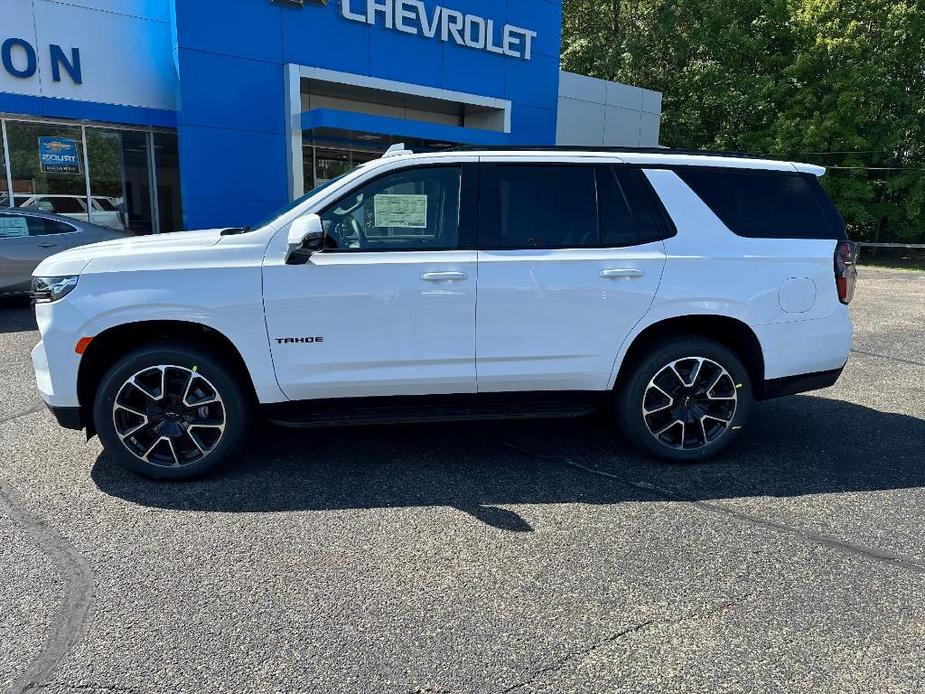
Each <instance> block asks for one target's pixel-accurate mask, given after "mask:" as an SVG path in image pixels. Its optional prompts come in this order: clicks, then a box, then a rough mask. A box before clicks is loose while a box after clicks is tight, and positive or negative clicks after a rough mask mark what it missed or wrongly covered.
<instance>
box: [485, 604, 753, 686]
mask: <svg viewBox="0 0 925 694" xmlns="http://www.w3.org/2000/svg"><path fill="white" fill-rule="evenodd" d="M752 595H754V593H744V594H743V595H739V596H736V597H733V598H732V599H730V600H726V601H724V602H722V603H720V604H718V605H714V606H712V607H710V608H708V609H705V610H697V611H694V612H690V613H688V614H685V615H681V616H680V617H676V618H674V619H647V620H645V621H644V622H639V623H638V624H634V625H633V626H630V627H627V628H626V629H622V630H620V631H618V632H616V633H615V634H611V635H609V636H607V637H605V638H603V639H600V640H598V641H595V642H594V643H592V644H590V645H588V646H586V647H585V648H581V649H578V650H575V651H572V652H571V653H569V654H567V655H565V656H563V657H561V658H559V659H558V660H557V661H556V662H554V663H551V664H550V665H547V666H546V667H543V668H541V669H539V670H537V671H536V672H534V673H533V674H532V675H530V677H529V679H526V680H523V681H521V682H518V683H516V684H513V685H511V686H510V687H507V688H505V689H502V690H501V691H500V692H499V694H510V693H511V692H515V691H517V690H518V689H523V688H524V687H529V686H530V685H531V684H534V683H535V682H536V681H537V680H538V679H539V678H541V677H543V676H544V675H549V674H552V673H554V672H558V671H559V670H561V669H562V668H564V667H565V666H566V665H568V664H569V663H572V662H575V661H581V660H583V659H584V658H585V657H586V656H588V655H590V654H591V653H593V652H594V651H596V650H599V649H601V648H603V647H604V646H608V645H610V644H612V643H616V642H617V641H619V640H620V639H622V638H625V637H627V636H630V635H632V634H635V633H636V632H638V631H642V630H644V629H647V628H648V627H651V626H655V625H657V624H665V625H669V626H670V625H674V624H682V623H684V622H687V621H691V620H695V619H704V618H706V617H710V616H713V615H715V614H718V613H720V612H724V611H726V610H728V609H731V608H733V607H735V606H736V605H738V604H739V603H740V602H743V601H744V600H747V599H748V598H750V597H752Z"/></svg>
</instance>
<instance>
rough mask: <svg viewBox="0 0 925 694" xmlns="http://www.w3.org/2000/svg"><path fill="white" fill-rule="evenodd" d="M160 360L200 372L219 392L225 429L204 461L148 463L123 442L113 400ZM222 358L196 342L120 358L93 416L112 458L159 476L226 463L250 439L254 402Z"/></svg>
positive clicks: (192, 473) (193, 473) (185, 474)
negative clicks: (171, 465)
mask: <svg viewBox="0 0 925 694" xmlns="http://www.w3.org/2000/svg"><path fill="white" fill-rule="evenodd" d="M158 365H170V366H182V367H184V368H187V369H191V370H192V369H194V367H195V370H196V371H197V372H198V373H200V374H202V376H203V377H204V378H205V379H207V380H208V381H209V382H210V383H211V384H212V385H213V386H214V387H215V389H216V390H217V391H218V392H219V394H220V395H221V398H222V403H223V405H224V408H225V431H224V434H223V436H222V440H221V441H220V442H219V444H218V446H216V447H215V449H214V450H212V451H210V452H209V453H208V455H206V456H205V458H203V459H202V460H201V461H199V462H196V463H193V464H191V465H184V466H183V467H179V468H167V467H162V466H158V465H153V464H151V463H146V462H145V461H143V460H141V459H140V458H138V457H137V456H135V455H134V454H133V453H132V452H131V451H129V450H128V448H127V447H126V446H125V445H124V444H123V443H122V440H121V439H120V437H119V435H118V434H117V433H116V430H115V425H114V423H113V415H112V410H113V405H114V403H115V399H116V396H117V395H118V393H119V390H120V389H121V388H122V386H123V384H124V383H125V382H126V381H127V380H128V379H129V378H131V377H132V376H133V375H134V374H136V373H138V372H139V371H142V370H144V369H146V368H149V367H152V366H158ZM233 373H234V372H233V371H232V369H230V368H229V366H228V365H227V364H225V363H224V362H223V361H222V360H220V359H216V358H215V357H213V356H211V355H208V354H206V353H204V352H202V351H201V350H199V349H197V348H196V347H194V346H185V345H177V344H175V343H174V344H171V345H169V346H168V345H163V346H156V345H151V346H148V347H144V348H141V349H139V350H136V351H134V352H131V353H130V354H127V355H125V356H124V357H122V358H121V359H119V360H118V361H117V362H116V363H115V364H114V365H113V366H112V368H111V369H110V370H109V371H108V372H107V373H106V374H105V376H104V377H103V379H102V381H101V382H100V384H99V387H98V388H97V391H96V397H95V398H94V403H93V420H94V424H95V426H96V430H97V434H98V436H99V437H100V442H101V443H102V444H103V448H104V449H105V450H106V452H107V453H108V454H109V455H110V456H112V458H113V460H114V461H115V462H116V463H117V464H118V465H120V466H121V467H124V468H126V469H128V470H131V471H132V472H136V473H138V474H141V475H144V476H146V477H152V478H156V479H177V480H179V479H189V478H193V477H199V476H202V475H204V474H206V473H207V472H209V471H211V470H213V469H214V468H216V467H218V466H219V465H221V464H222V463H224V462H226V461H227V460H228V459H229V458H230V457H231V456H232V455H233V454H234V453H235V452H236V450H237V449H238V448H239V446H240V445H241V443H242V442H243V441H244V439H245V438H246V434H247V430H248V426H249V423H250V401H249V399H248V398H247V396H246V394H245V392H244V390H243V388H242V387H241V384H240V383H239V381H238V379H236V378H235V377H234V375H233Z"/></svg>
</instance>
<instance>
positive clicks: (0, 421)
mask: <svg viewBox="0 0 925 694" xmlns="http://www.w3.org/2000/svg"><path fill="white" fill-rule="evenodd" d="M43 407H45V405H43V404H42V403H40V402H39V403H36V404H34V405H33V406H32V407H30V408H29V409H28V410H23V411H22V412H16V413H15V414H11V415H9V416H8V417H0V424H6V423H7V422H12V421H13V420H14V419H19V418H20V417H25V416H26V415H30V414H35V413H36V412H41V411H42V408H43Z"/></svg>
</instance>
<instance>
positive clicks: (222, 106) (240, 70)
mask: <svg viewBox="0 0 925 694" xmlns="http://www.w3.org/2000/svg"><path fill="white" fill-rule="evenodd" d="M179 59H180V71H181V73H182V75H183V79H184V80H185V81H186V83H187V84H190V85H195V87H194V88H189V89H182V93H181V101H180V111H179V113H178V114H177V122H178V123H179V124H180V127H181V128H182V127H184V126H187V125H193V126H199V127H200V128H222V129H224V128H233V129H236V130H254V131H260V132H270V133H279V134H282V133H284V132H285V110H284V102H283V94H282V89H283V68H282V66H281V65H279V64H276V63H268V62H265V61H262V60H254V59H247V58H239V57H237V56H227V55H218V54H216V53H206V52H203V51H199V50H191V49H187V48H181V49H180V51H179Z"/></svg>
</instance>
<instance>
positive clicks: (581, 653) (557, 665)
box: [499, 619, 655, 694]
mask: <svg viewBox="0 0 925 694" xmlns="http://www.w3.org/2000/svg"><path fill="white" fill-rule="evenodd" d="M654 623H655V622H654V621H653V620H651V619H647V620H646V621H644V622H640V623H639V624H634V625H633V626H631V627H627V628H626V629H623V630H621V631H618V632H617V633H615V634H611V635H610V636H608V637H607V638H604V639H601V640H600V641H595V642H594V643H592V644H591V645H590V646H587V647H586V648H582V649H580V650H577V651H573V652H572V653H569V654H568V655H565V656H563V657H561V658H559V660H557V661H556V662H554V663H552V664H551V665H547V666H546V667H544V668H541V669H539V670H537V671H536V672H534V673H533V674H532V675H530V678H529V679H527V680H524V681H522V682H518V683H516V684H513V685H511V686H510V687H507V688H505V689H502V690H501V691H500V692H499V694H510V692H515V691H517V690H518V689H523V688H524V687H529V686H530V685H531V684H533V683H534V682H536V681H537V680H538V679H539V678H540V677H542V676H543V675H548V674H551V673H553V672H556V671H558V670H561V669H562V668H563V667H565V666H566V665H568V664H569V663H570V662H572V661H574V660H580V659H582V658H584V657H585V656H587V655H589V654H591V653H593V652H594V651H596V650H597V649H599V648H601V647H603V646H606V645H607V644H610V643H614V642H615V641H618V640H620V639H622V638H623V637H624V636H628V635H630V634H633V633H635V632H637V631H639V630H641V629H645V628H646V627H648V626H651V625H652V624H654Z"/></svg>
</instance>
